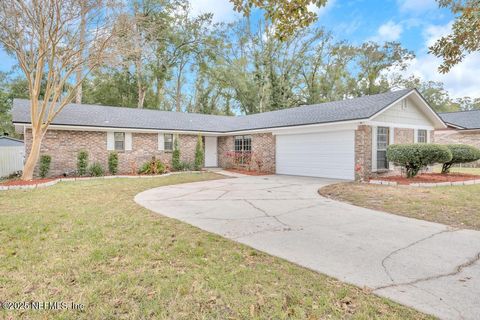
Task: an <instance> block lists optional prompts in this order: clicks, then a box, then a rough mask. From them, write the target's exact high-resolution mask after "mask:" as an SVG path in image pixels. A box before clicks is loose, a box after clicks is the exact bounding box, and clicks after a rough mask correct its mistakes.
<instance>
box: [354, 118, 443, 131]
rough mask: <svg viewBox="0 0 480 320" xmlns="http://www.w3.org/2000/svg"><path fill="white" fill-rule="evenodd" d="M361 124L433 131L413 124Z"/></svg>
mask: <svg viewBox="0 0 480 320" xmlns="http://www.w3.org/2000/svg"><path fill="white" fill-rule="evenodd" d="M363 124H366V125H369V126H376V127H390V128H403V129H417V130H418V129H420V130H435V128H434V127H432V126H422V125H415V124H401V123H392V122H381V121H371V120H370V121H365V122H363Z"/></svg>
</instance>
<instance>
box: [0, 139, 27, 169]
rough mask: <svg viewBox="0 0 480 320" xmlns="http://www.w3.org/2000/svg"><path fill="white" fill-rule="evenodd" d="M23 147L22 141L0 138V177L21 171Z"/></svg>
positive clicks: (23, 156) (23, 157) (23, 155)
mask: <svg viewBox="0 0 480 320" xmlns="http://www.w3.org/2000/svg"><path fill="white" fill-rule="evenodd" d="M24 159H25V146H24V143H23V141H21V140H17V139H13V138H10V137H7V136H1V137H0V177H6V176H9V175H11V174H12V173H15V172H17V171H20V170H22V169H23V162H24Z"/></svg>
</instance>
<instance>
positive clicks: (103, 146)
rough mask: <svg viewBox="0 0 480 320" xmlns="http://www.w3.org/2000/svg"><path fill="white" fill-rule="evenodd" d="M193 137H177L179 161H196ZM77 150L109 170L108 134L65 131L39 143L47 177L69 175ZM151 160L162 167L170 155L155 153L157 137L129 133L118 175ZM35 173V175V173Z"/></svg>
mask: <svg viewBox="0 0 480 320" xmlns="http://www.w3.org/2000/svg"><path fill="white" fill-rule="evenodd" d="M31 138H32V136H31V131H30V130H27V131H26V133H25V149H26V152H27V153H26V154H28V153H29V152H30V148H31ZM196 143H197V136H196V135H179V143H178V145H179V149H180V157H181V160H182V161H184V162H188V163H193V161H194V159H195V146H196ZM80 150H86V151H87V152H88V160H89V163H93V162H99V163H101V164H102V165H103V167H104V169H105V170H107V168H108V155H109V153H110V152H111V151H108V150H107V133H106V132H100V131H67V130H49V131H47V133H46V134H45V137H44V138H43V141H42V148H41V150H40V154H48V155H50V156H51V157H52V162H51V165H50V175H51V176H59V175H62V174H63V173H65V172H67V173H71V172H73V171H75V170H76V168H77V155H78V152H79V151H80ZM152 156H155V157H156V158H157V159H161V160H162V161H163V162H164V163H168V164H170V163H171V160H172V153H171V152H169V151H160V150H158V134H156V133H132V150H131V151H123V152H118V158H119V164H118V169H119V173H120V174H129V173H132V172H133V171H136V170H137V169H138V168H139V167H140V166H141V165H142V164H143V163H144V162H146V161H148V160H150V159H151V158H152ZM35 172H37V171H35Z"/></svg>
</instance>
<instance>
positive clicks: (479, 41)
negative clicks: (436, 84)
mask: <svg viewBox="0 0 480 320" xmlns="http://www.w3.org/2000/svg"><path fill="white" fill-rule="evenodd" d="M437 1H438V3H439V5H440V7H444V8H450V10H451V11H452V13H453V14H454V15H455V16H456V17H455V21H454V23H453V25H452V33H451V34H449V35H447V36H444V37H441V38H440V39H439V40H437V42H435V44H434V45H433V46H431V47H430V52H431V53H433V54H434V55H435V56H437V57H440V58H442V59H443V63H442V64H441V65H440V67H439V68H438V70H439V71H440V72H441V73H447V72H449V71H450V69H451V68H452V67H453V66H455V65H456V64H458V63H460V62H461V61H462V60H463V59H464V58H465V56H466V55H468V54H471V53H473V52H478V51H480V1H478V0H437Z"/></svg>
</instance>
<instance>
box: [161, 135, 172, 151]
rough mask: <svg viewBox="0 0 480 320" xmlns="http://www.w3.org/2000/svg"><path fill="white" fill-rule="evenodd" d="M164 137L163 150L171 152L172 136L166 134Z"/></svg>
mask: <svg viewBox="0 0 480 320" xmlns="http://www.w3.org/2000/svg"><path fill="white" fill-rule="evenodd" d="M164 137H165V139H164V144H163V146H164V149H165V150H167V151H172V150H173V134H171V133H166V134H165V135H164Z"/></svg>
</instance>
